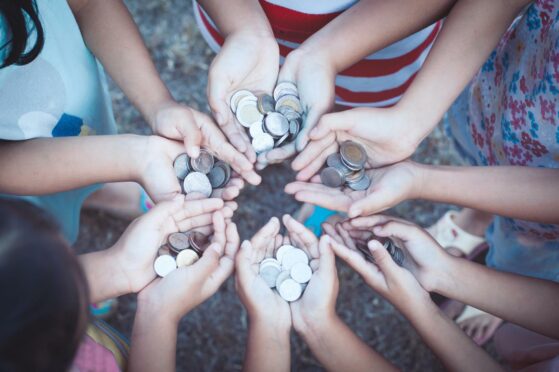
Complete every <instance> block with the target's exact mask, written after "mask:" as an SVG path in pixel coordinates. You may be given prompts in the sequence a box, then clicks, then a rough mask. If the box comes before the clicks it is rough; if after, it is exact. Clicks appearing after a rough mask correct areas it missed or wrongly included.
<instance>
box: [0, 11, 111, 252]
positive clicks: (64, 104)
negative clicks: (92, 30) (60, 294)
mask: <svg viewBox="0 0 559 372" xmlns="http://www.w3.org/2000/svg"><path fill="white" fill-rule="evenodd" d="M37 7H38V11H39V18H40V20H41V24H42V26H43V29H44V35H45V45H44V48H43V50H42V51H41V53H40V54H39V56H38V57H37V58H36V59H35V60H33V61H32V62H31V63H29V64H27V65H24V66H16V65H12V66H9V67H6V68H2V69H0V139H2V140H9V141H22V140H27V139H32V138H39V137H64V136H87V135H94V134H113V133H116V125H115V122H114V118H113V112H112V108H111V101H110V98H109V96H108V89H107V85H106V80H105V75H104V73H103V71H102V69H101V68H100V66H99V64H98V63H97V60H96V59H95V57H94V56H93V54H91V52H90V51H89V49H87V47H86V45H85V42H84V40H83V38H82V35H81V33H80V29H79V27H78V24H77V23H76V20H75V18H74V15H73V14H72V11H71V9H70V7H69V6H68V3H67V2H66V0H41V1H37ZM6 34H7V33H6V30H5V23H4V20H3V18H2V17H1V16H0V46H2V45H4V44H5V43H6V41H7V40H9V37H7V35H6ZM4 52H5V51H4ZM2 55H5V53H2V51H0V58H1V57H2ZM92 161H93V160H92ZM98 187H99V186H89V187H83V188H80V189H76V190H70V191H67V192H60V193H56V194H50V195H42V196H18V197H21V198H25V199H26V200H28V201H30V202H32V203H33V204H36V205H38V206H39V207H41V208H43V209H46V210H47V211H49V212H50V213H51V214H52V215H53V216H54V217H55V218H56V219H57V221H58V223H59V225H60V227H61V229H62V231H63V233H64V235H65V237H66V238H67V239H68V241H69V242H70V243H73V242H74V241H75V240H76V238H77V235H78V227H79V218H80V209H81V205H82V203H83V201H84V200H85V198H86V197H87V196H88V195H90V194H91V193H92V192H93V191H95V190H96V189H97V188H98ZM4 196H7V195H4Z"/></svg>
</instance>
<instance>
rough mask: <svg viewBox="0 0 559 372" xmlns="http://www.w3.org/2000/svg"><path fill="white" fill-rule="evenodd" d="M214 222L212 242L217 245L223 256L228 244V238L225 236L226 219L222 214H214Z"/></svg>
mask: <svg viewBox="0 0 559 372" xmlns="http://www.w3.org/2000/svg"><path fill="white" fill-rule="evenodd" d="M212 222H213V227H214V235H213V237H212V242H213V243H216V244H217V247H218V248H219V249H220V251H219V253H220V254H223V252H225V244H226V243H227V237H226V235H225V229H226V225H225V219H224V218H223V214H222V213H221V212H219V211H218V212H214V214H213V215H212Z"/></svg>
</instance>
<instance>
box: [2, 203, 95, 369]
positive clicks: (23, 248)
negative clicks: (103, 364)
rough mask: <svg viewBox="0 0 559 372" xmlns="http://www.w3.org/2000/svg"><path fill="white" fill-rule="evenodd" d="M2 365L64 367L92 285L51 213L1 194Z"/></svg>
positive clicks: (76, 343) (74, 344)
mask: <svg viewBox="0 0 559 372" xmlns="http://www.w3.org/2000/svg"><path fill="white" fill-rule="evenodd" d="M0 283H2V284H1V285H0V298H2V306H0V370H9V371H30V370H34V371H55V370H57V371H63V370H67V369H68V367H69V365H70V364H71V362H72V360H73V357H74V354H75V352H76V350H77V348H78V346H79V342H80V340H81V338H82V336H83V334H84V332H85V327H86V325H87V304H88V289H87V282H86V279H85V276H84V273H83V271H82V269H81V267H80V265H79V263H78V260H77V258H76V255H75V254H74V253H73V252H72V251H71V250H70V247H69V246H68V244H67V243H66V242H65V241H64V239H63V238H62V236H61V235H60V233H59V232H58V229H57V227H56V225H55V224H54V223H53V222H52V218H51V217H50V216H49V215H47V214H46V213H45V212H44V211H42V210H40V209H39V208H37V207H35V206H33V205H31V204H29V203H27V202H24V201H20V200H5V199H0Z"/></svg>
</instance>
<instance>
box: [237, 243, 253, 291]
mask: <svg viewBox="0 0 559 372" xmlns="http://www.w3.org/2000/svg"><path fill="white" fill-rule="evenodd" d="M253 250H254V248H253V246H252V244H251V243H250V241H249V240H244V241H243V242H242V243H241V248H240V249H239V253H238V254H237V257H236V259H235V268H236V271H237V277H238V278H239V281H240V282H241V285H244V284H245V283H248V282H250V281H251V280H252V278H254V276H255V275H256V274H257V273H256V272H255V271H254V268H253V266H252V264H253V260H252V257H253V256H254V252H253Z"/></svg>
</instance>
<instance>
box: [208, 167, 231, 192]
mask: <svg viewBox="0 0 559 372" xmlns="http://www.w3.org/2000/svg"><path fill="white" fill-rule="evenodd" d="M215 168H221V169H222V170H223V172H224V175H225V178H224V180H223V182H222V183H221V185H219V186H218V187H214V188H221V187H224V186H225V185H227V183H229V180H230V179H231V166H230V165H229V164H227V163H226V162H224V161H221V160H219V161H217V162H216V163H215V164H214V169H215ZM211 173H212V172H210V173H209V174H208V178H209V179H210V183H211V184H212V187H213V185H214V183H212V179H211V177H210V175H211Z"/></svg>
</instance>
